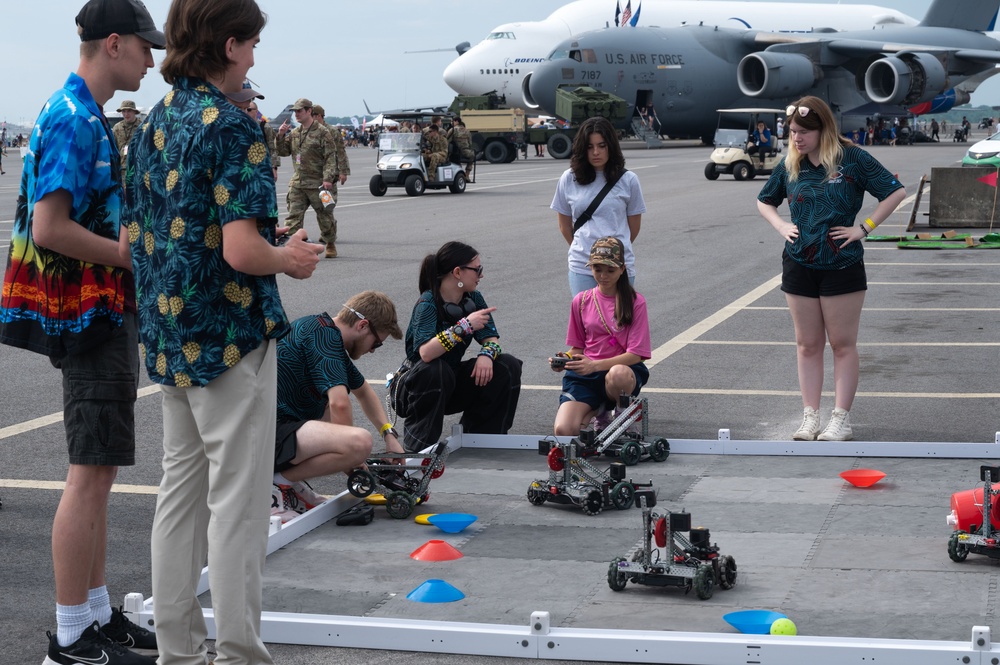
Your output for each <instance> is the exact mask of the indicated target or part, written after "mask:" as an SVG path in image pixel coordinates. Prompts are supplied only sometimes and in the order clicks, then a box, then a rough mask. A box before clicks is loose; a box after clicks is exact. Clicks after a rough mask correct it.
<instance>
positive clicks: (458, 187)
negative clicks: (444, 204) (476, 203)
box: [448, 171, 467, 194]
mask: <svg viewBox="0 0 1000 665" xmlns="http://www.w3.org/2000/svg"><path fill="white" fill-rule="evenodd" d="M466 182H467V181H466V178H465V171H459V172H458V173H456V174H455V181H454V182H452V183H451V184H450V185H448V189H449V190H451V193H452V194H461V193H463V192H464V191H465V184H466Z"/></svg>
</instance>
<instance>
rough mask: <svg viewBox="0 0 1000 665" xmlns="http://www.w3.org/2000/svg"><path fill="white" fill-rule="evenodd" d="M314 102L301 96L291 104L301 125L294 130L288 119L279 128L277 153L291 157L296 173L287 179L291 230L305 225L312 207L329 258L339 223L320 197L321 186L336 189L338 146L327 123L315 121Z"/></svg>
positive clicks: (291, 231) (332, 251) (334, 249)
mask: <svg viewBox="0 0 1000 665" xmlns="http://www.w3.org/2000/svg"><path fill="white" fill-rule="evenodd" d="M312 109H313V103H312V102H311V101H309V100H308V99H306V98H304V97H303V98H300V99H299V100H297V101H296V102H295V104H293V105H292V111H293V112H294V113H295V120H296V122H298V123H299V126H298V127H296V128H295V129H293V130H291V132H290V133H289V131H288V130H289V129H290V128H291V126H290V125H289V124H288V122H287V121H285V122H284V123H282V125H281V127H279V128H278V138H277V143H278V154H279V155H281V156H283V157H288V156H289V155H290V156H291V157H292V162H293V163H294V165H295V175H293V176H292V179H291V180H290V181H289V182H288V217H286V218H285V221H286V223H287V225H288V227H289V233H293V232H295V231H297V230H298V229H301V228H302V227H303V218H304V217H305V214H306V208H308V207H309V206H312V209H313V210H315V211H316V221H317V222H318V223H319V230H320V240H321V241H322V242H324V243H325V244H326V258H328V259H332V258H335V257H336V256H337V245H336V242H337V225H336V222H335V221H334V219H333V212H332V211H331V209H328V208H327V207H326V206H324V205H323V201H322V200H320V195H319V193H320V189H325V190H327V191H328V192H331V193H332V192H333V186H334V183H335V182H336V181H337V179H338V178H339V176H338V174H339V172H340V168H339V165H338V164H337V145H336V143H334V139H333V135H332V134H331V133H330V130H329V129H327V127H326V125H323V124H322V123H319V122H316V119H315V118H314V117H313V115H312Z"/></svg>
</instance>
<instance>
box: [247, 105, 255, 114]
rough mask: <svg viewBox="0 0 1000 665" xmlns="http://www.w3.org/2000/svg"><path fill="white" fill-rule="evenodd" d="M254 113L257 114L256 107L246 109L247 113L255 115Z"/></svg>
mask: <svg viewBox="0 0 1000 665" xmlns="http://www.w3.org/2000/svg"><path fill="white" fill-rule="evenodd" d="M256 112H257V107H256V106H248V107H247V113H256Z"/></svg>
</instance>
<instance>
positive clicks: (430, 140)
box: [423, 125, 448, 180]
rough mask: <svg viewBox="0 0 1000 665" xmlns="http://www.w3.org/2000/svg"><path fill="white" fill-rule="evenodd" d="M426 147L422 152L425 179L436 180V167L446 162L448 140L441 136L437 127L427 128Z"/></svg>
mask: <svg viewBox="0 0 1000 665" xmlns="http://www.w3.org/2000/svg"><path fill="white" fill-rule="evenodd" d="M426 137H427V147H426V148H425V149H424V151H423V155H424V159H426V160H427V177H428V179H429V180H436V179H437V167H438V165H440V164H444V163H446V162H447V161H448V139H446V138H445V137H443V136H441V132H440V130H439V129H438V126H437V125H431V126H430V127H428V128H427V135H426Z"/></svg>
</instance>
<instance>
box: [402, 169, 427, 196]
mask: <svg viewBox="0 0 1000 665" xmlns="http://www.w3.org/2000/svg"><path fill="white" fill-rule="evenodd" d="M403 186H404V187H405V188H406V193H407V194H408V195H410V196H420V195H421V194H423V193H424V179H423V176H420V175H417V174H416V173H414V174H413V175H409V176H406V183H405V184H404V185H403Z"/></svg>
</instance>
